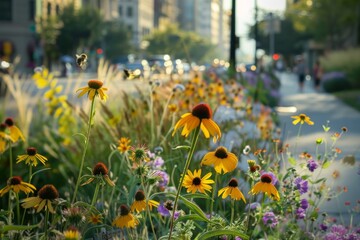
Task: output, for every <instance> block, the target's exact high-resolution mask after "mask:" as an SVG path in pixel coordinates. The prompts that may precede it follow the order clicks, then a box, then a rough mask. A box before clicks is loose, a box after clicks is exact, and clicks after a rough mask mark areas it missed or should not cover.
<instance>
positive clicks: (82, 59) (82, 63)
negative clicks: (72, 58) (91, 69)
mask: <svg viewBox="0 0 360 240" xmlns="http://www.w3.org/2000/svg"><path fill="white" fill-rule="evenodd" d="M76 64H77V65H78V66H79V67H80V68H81V69H82V70H85V69H86V66H87V55H86V54H85V53H82V54H80V55H77V54H76Z"/></svg>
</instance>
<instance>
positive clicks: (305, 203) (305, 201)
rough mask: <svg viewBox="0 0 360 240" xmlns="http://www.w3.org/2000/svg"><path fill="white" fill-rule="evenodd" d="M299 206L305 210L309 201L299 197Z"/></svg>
mask: <svg viewBox="0 0 360 240" xmlns="http://www.w3.org/2000/svg"><path fill="white" fill-rule="evenodd" d="M300 207H301V208H302V209H304V210H306V209H307V208H308V207H309V202H308V200H307V199H306V198H304V199H301V201H300Z"/></svg>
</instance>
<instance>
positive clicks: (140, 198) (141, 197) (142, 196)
mask: <svg viewBox="0 0 360 240" xmlns="http://www.w3.org/2000/svg"><path fill="white" fill-rule="evenodd" d="M135 200H136V201H143V200H145V194H144V191H143V190H139V191H137V192H136V193H135Z"/></svg>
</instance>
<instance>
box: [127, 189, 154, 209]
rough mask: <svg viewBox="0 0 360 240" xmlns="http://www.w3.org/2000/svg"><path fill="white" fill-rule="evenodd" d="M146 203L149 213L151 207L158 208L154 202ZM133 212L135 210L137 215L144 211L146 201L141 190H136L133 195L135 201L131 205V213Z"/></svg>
mask: <svg viewBox="0 0 360 240" xmlns="http://www.w3.org/2000/svg"><path fill="white" fill-rule="evenodd" d="M147 202H148V206H149V209H150V211H151V210H152V208H153V207H158V206H159V204H160V203H159V202H157V201H155V200H148V201H147ZM134 210H136V211H137V212H138V213H139V212H141V211H144V210H146V199H145V194H144V192H143V191H142V190H138V191H137V192H136V193H135V201H134V202H133V204H132V205H131V211H132V212H134Z"/></svg>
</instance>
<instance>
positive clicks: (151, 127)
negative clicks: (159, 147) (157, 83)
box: [149, 86, 155, 146]
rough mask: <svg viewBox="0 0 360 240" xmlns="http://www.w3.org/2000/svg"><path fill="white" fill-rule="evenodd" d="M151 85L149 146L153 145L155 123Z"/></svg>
mask: <svg viewBox="0 0 360 240" xmlns="http://www.w3.org/2000/svg"><path fill="white" fill-rule="evenodd" d="M152 90H153V89H152V87H151V86H150V107H149V108H150V124H151V125H150V132H151V146H154V139H155V124H154V98H153V95H152Z"/></svg>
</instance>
